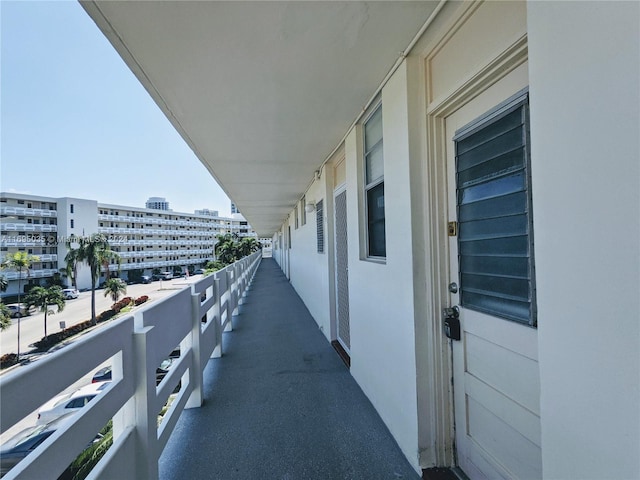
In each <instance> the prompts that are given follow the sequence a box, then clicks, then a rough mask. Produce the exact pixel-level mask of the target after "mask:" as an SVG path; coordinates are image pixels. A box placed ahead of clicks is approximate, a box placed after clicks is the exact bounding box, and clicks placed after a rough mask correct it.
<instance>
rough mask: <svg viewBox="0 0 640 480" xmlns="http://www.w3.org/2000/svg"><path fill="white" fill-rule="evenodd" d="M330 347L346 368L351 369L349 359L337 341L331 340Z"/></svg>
mask: <svg viewBox="0 0 640 480" xmlns="http://www.w3.org/2000/svg"><path fill="white" fill-rule="evenodd" d="M331 345H332V346H333V348H334V349H335V351H336V352H338V356H339V357H340V358H341V359H342V361H343V362H344V364H345V365H346V366H347V368H351V357H350V356H349V354H348V353H347V351H346V350H345V349H344V347H343V346H342V345H340V342H339V341H337V340H332V341H331Z"/></svg>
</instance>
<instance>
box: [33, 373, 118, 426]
mask: <svg viewBox="0 0 640 480" xmlns="http://www.w3.org/2000/svg"><path fill="white" fill-rule="evenodd" d="M109 383H110V382H99V383H91V384H89V385H86V386H84V387H82V388H79V389H78V390H76V391H75V392H71V393H64V394H62V395H59V396H57V397H55V398H53V399H52V400H49V401H48V402H47V403H45V404H44V405H43V406H42V407H40V409H39V410H38V420H36V425H42V424H43V423H47V422H50V421H52V420H54V419H56V418H58V417H61V416H62V415H65V414H67V413H71V412H77V411H78V410H79V409H81V408H82V407H84V406H85V405H86V404H87V403H89V402H90V401H91V400H93V398H94V397H95V396H96V395H98V394H100V393H102V391H103V390H104V389H105V388H106V387H107V386H108V385H109Z"/></svg>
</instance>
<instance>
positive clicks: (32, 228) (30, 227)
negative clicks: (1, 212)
mask: <svg viewBox="0 0 640 480" xmlns="http://www.w3.org/2000/svg"><path fill="white" fill-rule="evenodd" d="M0 230H5V231H7V232H17V231H20V232H57V231H58V226H57V225H49V224H41V223H1V224H0Z"/></svg>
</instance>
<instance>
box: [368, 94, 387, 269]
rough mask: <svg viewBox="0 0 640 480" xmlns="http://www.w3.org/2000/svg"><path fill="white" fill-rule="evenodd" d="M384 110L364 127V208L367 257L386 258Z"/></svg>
mask: <svg viewBox="0 0 640 480" xmlns="http://www.w3.org/2000/svg"><path fill="white" fill-rule="evenodd" d="M382 145H383V142H382V106H381V105H380V106H379V107H378V108H377V109H376V110H375V111H374V112H373V114H372V115H371V116H370V117H369V118H368V119H367V121H366V122H365V124H364V177H365V178H364V204H365V212H366V219H367V222H366V226H365V227H366V236H367V257H371V258H385V257H386V256H387V245H386V238H385V213H384V156H383V153H382Z"/></svg>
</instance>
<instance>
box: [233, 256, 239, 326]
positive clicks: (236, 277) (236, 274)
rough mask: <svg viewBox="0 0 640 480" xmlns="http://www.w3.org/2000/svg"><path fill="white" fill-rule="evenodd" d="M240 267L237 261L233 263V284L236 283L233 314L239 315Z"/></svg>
mask: <svg viewBox="0 0 640 480" xmlns="http://www.w3.org/2000/svg"><path fill="white" fill-rule="evenodd" d="M239 270H240V267H239V266H238V264H237V263H234V264H233V284H234V287H235V288H234V289H233V295H234V299H233V313H232V315H233V316H235V315H238V305H240V274H239V272H238V271H239Z"/></svg>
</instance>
